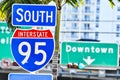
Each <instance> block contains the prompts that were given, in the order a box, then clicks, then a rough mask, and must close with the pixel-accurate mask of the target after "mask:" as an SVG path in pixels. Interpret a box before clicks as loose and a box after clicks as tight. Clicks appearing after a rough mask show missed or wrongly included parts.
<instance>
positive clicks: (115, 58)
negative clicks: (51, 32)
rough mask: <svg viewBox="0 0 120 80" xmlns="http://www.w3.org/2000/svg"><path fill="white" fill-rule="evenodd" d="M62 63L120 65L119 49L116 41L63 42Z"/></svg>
mask: <svg viewBox="0 0 120 80" xmlns="http://www.w3.org/2000/svg"><path fill="white" fill-rule="evenodd" d="M60 62H61V64H63V65H66V64H68V63H69V62H71V63H78V64H79V63H83V64H84V65H86V66H88V65H89V66H103V67H104V66H109V67H116V66H119V49H118V45H117V44H114V43H100V42H63V43H62V45H61V60H60Z"/></svg>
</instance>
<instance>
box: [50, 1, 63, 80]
mask: <svg viewBox="0 0 120 80" xmlns="http://www.w3.org/2000/svg"><path fill="white" fill-rule="evenodd" d="M59 4H60V3H57V4H56V6H57V23H56V27H55V34H54V37H55V51H54V56H53V59H52V66H53V67H52V74H53V80H57V75H58V60H59V58H58V56H59V34H60V19H61V6H60V5H59Z"/></svg>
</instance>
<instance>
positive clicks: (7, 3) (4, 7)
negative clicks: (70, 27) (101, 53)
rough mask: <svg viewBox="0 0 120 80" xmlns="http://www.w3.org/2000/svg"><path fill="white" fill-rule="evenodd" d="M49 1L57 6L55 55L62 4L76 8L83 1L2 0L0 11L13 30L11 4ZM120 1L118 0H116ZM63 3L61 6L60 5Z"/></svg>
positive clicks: (46, 0)
mask: <svg viewBox="0 0 120 80" xmlns="http://www.w3.org/2000/svg"><path fill="white" fill-rule="evenodd" d="M51 1H54V2H55V4H56V6H57V24H56V27H55V35H54V36H55V53H54V54H58V53H59V31H60V18H61V8H62V6H63V5H64V4H66V3H68V4H70V5H72V6H73V7H78V6H79V5H80V4H83V3H84V2H83V0H3V1H2V2H1V3H0V11H2V12H3V13H4V15H6V18H5V19H6V22H7V23H8V27H10V28H12V29H14V27H13V26H12V24H11V9H12V4H13V3H20V4H48V3H50V2H51ZM118 1H120V0H118ZM62 2H63V4H62ZM109 2H110V5H111V7H113V6H114V5H115V4H114V2H113V0H109Z"/></svg>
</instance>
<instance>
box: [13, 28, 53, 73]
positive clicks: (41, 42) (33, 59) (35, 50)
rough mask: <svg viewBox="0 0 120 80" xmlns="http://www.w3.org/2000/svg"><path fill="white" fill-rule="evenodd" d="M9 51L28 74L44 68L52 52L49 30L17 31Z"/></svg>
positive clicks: (51, 37) (51, 39)
mask: <svg viewBox="0 0 120 80" xmlns="http://www.w3.org/2000/svg"><path fill="white" fill-rule="evenodd" d="M11 50H12V54H13V56H14V58H15V60H16V62H17V63H18V64H19V65H20V66H21V67H22V68H24V69H25V70H27V71H29V72H33V71H37V70H39V69H42V68H43V67H45V66H46V65H47V64H48V62H49V61H50V60H51V58H52V56H53V52H54V39H53V36H52V33H51V32H50V30H36V29H32V30H19V29H17V30H16V31H15V33H14V34H13V37H12V39H11Z"/></svg>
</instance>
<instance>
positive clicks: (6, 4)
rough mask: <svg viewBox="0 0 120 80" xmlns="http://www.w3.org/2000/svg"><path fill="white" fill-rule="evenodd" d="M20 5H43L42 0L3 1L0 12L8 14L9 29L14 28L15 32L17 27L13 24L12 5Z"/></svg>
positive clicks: (0, 4)
mask: <svg viewBox="0 0 120 80" xmlns="http://www.w3.org/2000/svg"><path fill="white" fill-rule="evenodd" d="M14 3H19V4H41V3H42V2H41V1H40V0H3V1H2V2H1V3H0V11H1V12H2V14H6V16H5V17H6V18H5V19H6V20H5V21H6V22H7V23H8V27H10V28H12V29H13V30H14V29H15V27H13V26H12V24H11V16H12V15H11V14H12V4H14ZM1 16H2V15H1Z"/></svg>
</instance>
